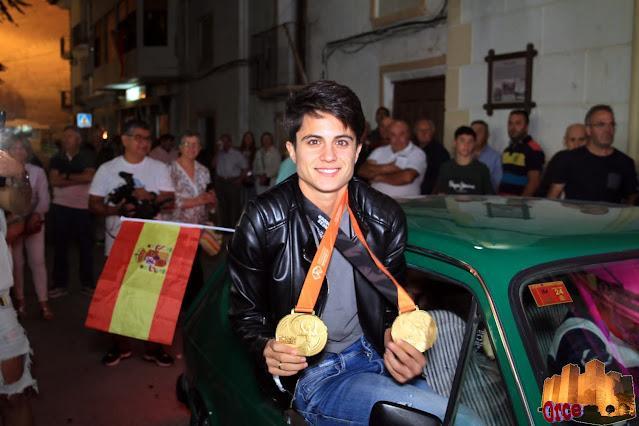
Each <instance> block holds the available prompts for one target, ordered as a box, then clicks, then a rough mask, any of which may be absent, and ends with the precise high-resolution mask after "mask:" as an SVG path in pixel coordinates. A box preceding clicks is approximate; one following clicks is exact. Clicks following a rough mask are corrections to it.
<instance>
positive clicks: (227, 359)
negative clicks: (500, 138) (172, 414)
mask: <svg viewBox="0 0 639 426" xmlns="http://www.w3.org/2000/svg"><path fill="white" fill-rule="evenodd" d="M400 203H401V205H402V207H403V209H404V211H405V213H406V216H407V221H408V230H409V232H408V245H407V249H406V260H407V263H408V268H409V270H408V274H407V282H406V283H404V284H405V287H406V288H407V290H408V291H409V292H410V293H411V294H412V295H413V296H414V299H415V301H416V302H417V303H418V304H419V305H420V307H421V308H422V309H425V310H428V311H429V312H431V314H432V315H433V317H434V318H435V319H436V321H437V324H438V330H439V331H438V338H437V342H436V343H435V345H434V347H433V348H431V349H430V350H429V351H427V352H426V355H427V364H426V367H425V369H424V377H425V378H426V380H427V381H428V383H429V384H430V385H431V386H432V387H433V388H434V389H435V390H436V391H437V392H438V393H441V394H442V395H445V396H447V397H449V406H448V410H447V414H446V419H445V420H444V424H448V423H451V421H452V420H454V417H455V415H456V411H457V408H458V407H459V406H461V405H463V406H466V407H468V408H470V409H471V410H473V411H474V412H475V413H476V414H477V416H478V418H480V419H481V420H482V422H483V423H484V424H487V425H510V424H537V425H539V424H546V423H547V421H548V415H549V414H550V417H551V419H552V417H553V416H554V415H555V414H556V415H557V416H560V415H562V414H561V413H560V412H559V411H557V412H556V413H554V412H553V410H552V407H550V411H551V412H550V413H548V410H546V411H545V412H544V410H542V406H543V405H544V402H545V401H546V400H547V399H549V398H551V397H548V398H545V399H544V398H542V392H544V380H545V379H546V378H548V377H550V376H552V375H553V374H561V372H562V367H563V365H565V364H567V363H568V362H575V363H577V364H579V363H581V364H584V363H585V362H587V361H589V360H591V359H593V358H594V359H599V360H601V361H602V362H604V363H605V365H606V371H610V370H613V371H618V372H619V373H620V374H621V375H632V376H634V383H635V386H636V384H639V377H638V376H639V374H638V373H639V368H638V367H639V363H637V364H632V362H633V361H636V360H638V359H639V323H637V322H634V323H633V322H632V320H633V318H634V319H635V320H636V318H637V317H636V316H634V317H633V311H632V309H630V311H629V312H626V307H628V306H629V307H630V308H633V307H634V308H637V307H639V208H635V207H624V206H619V205H607V204H594V203H580V202H567V201H563V202H562V201H554V200H546V199H527V198H504V197H477V196H433V197H422V198H415V199H407V200H400ZM620 301H621V302H622V303H617V302H620ZM615 303H617V304H615ZM624 304H625V305H627V306H626V307H624ZM228 305H229V280H228V273H227V271H226V267H225V264H224V262H223V261H222V262H220V266H219V268H217V270H216V271H215V273H214V274H212V276H211V277H210V279H209V280H208V282H207V284H206V286H205V288H204V289H203V290H202V291H201V293H200V294H199V295H198V297H197V299H196V300H195V301H194V302H193V304H192V305H191V306H190V307H189V309H188V312H187V313H186V320H185V322H184V354H185V358H186V371H185V372H184V374H183V375H182V376H180V378H179V379H178V394H179V396H180V397H181V399H182V400H183V401H185V402H186V403H187V404H188V406H189V408H190V410H191V413H192V424H193V425H271V424H272V425H283V424H287V422H288V423H289V424H291V423H292V424H296V423H297V422H299V421H300V417H299V416H298V415H297V414H296V413H295V412H294V411H293V410H291V409H289V410H282V409H281V408H278V407H276V406H275V404H274V403H273V401H271V400H270V399H269V398H268V396H266V395H265V394H264V393H263V392H262V391H261V390H260V388H259V386H258V383H257V380H256V377H255V375H254V369H255V366H254V365H252V362H251V361H250V359H249V357H248V355H247V354H246V353H245V351H244V349H243V347H242V346H241V345H240V343H239V340H238V339H236V338H235V336H234V334H233V331H232V330H231V328H230V326H229V319H228ZM634 313H635V314H639V311H636V312H634ZM584 336H585V337H584ZM592 336H595V337H596V338H592ZM633 351H634V352H633ZM618 352H622V355H623V354H625V355H623V356H619V354H618ZM628 354H630V355H628ZM633 355H634V358H633ZM628 359H630V361H628ZM620 370H622V371H620ZM635 393H637V392H635ZM545 395H546V394H545V393H544V396H545ZM550 395H552V392H550ZM353 397H354V398H355V397H356V396H355V395H354V396H353ZM542 399H544V401H542ZM555 399H557V398H556V394H555ZM619 401H621V400H619ZM554 402H555V403H556V402H560V403H561V402H564V403H566V402H572V401H554ZM599 402H601V401H599ZM631 402H632V401H631ZM634 402H635V404H636V399H634ZM588 404H589V403H588V402H584V404H583V405H585V406H586V407H582V408H585V409H586V410H585V411H583V413H586V411H588V410H590V411H592V413H594V414H595V415H598V414H597V407H595V408H593V406H592V405H597V404H596V403H594V402H593V404H592V405H591V406H590V407H587V405H588ZM629 404H630V403H629ZM610 406H612V405H610ZM610 406H608V405H607V406H606V407H604V408H605V409H608V410H610V408H609V407H610ZM612 407H613V412H610V411H608V412H607V413H605V412H604V408H602V407H599V411H598V413H599V414H601V415H602V418H604V417H606V416H608V417H607V419H608V420H611V419H613V418H614V419H617V420H618V419H621V418H622V417H623V416H624V415H625V417H623V418H629V417H631V414H632V411H633V410H634V409H635V405H634V404H630V405H628V404H626V405H623V404H621V403H619V404H618V406H612ZM396 408H397V407H396ZM398 409H400V410H401V409H402V408H401V407H399V408H398ZM614 410H617V411H614ZM406 411H407V417H405V418H412V419H413V420H412V422H413V424H414V423H415V420H414V419H416V418H418V417H410V416H411V415H417V416H419V415H420V414H419V413H414V412H415V411H417V410H411V409H409V408H406ZM592 413H590V412H589V415H591V414H592ZM584 415H585V414H584ZM614 416H620V417H614ZM584 418H585V417H584ZM422 419H423V421H421V420H420V421H419V422H418V423H419V424H439V423H440V422H439V420H437V419H432V418H427V417H423V418H422ZM552 420H553V421H555V420H568V418H565V417H564V418H561V419H560V418H555V419H552ZM427 421H429V422H431V423H427ZM376 422H377V423H376ZM605 422H606V421H603V423H605ZM382 423H383V422H382ZM382 423H380V421H379V419H377V420H376V418H375V416H373V418H372V419H371V424H382ZM409 424H410V422H409Z"/></svg>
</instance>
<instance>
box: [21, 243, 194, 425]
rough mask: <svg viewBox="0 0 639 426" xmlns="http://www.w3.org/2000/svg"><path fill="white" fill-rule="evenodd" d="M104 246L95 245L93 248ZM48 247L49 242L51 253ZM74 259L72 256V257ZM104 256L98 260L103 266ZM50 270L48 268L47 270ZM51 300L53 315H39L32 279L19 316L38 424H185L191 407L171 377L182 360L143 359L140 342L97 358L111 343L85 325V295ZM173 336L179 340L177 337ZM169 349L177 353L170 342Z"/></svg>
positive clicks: (76, 293) (74, 291) (74, 284)
mask: <svg viewBox="0 0 639 426" xmlns="http://www.w3.org/2000/svg"><path fill="white" fill-rule="evenodd" d="M101 250H102V248H101V247H96V254H99V253H101ZM50 254H52V250H51V248H50V247H49V248H48V250H47V255H48V257H49V263H50V257H51V256H50ZM72 259H73V258H72ZM101 261H102V257H101V256H98V260H97V261H96V263H97V264H99V265H98V266H99V269H97V271H99V270H101ZM49 272H50V271H49ZM78 290H79V287H78V284H77V282H72V283H71V294H69V295H68V296H66V297H63V298H60V299H56V300H52V301H51V305H52V308H53V310H54V312H55V314H56V318H55V319H54V320H53V321H50V322H45V321H43V320H41V319H40V316H39V312H38V309H37V302H36V299H35V295H34V292H33V287H32V284H31V283H30V282H27V295H26V299H27V303H28V304H29V306H28V310H29V312H28V318H27V319H26V320H25V321H23V324H24V326H25V328H26V329H27V333H28V335H29V339H30V340H31V344H32V347H33V349H34V352H35V358H34V359H35V365H34V374H35V375H36V378H37V379H38V385H39V388H40V394H39V395H38V396H37V397H36V398H35V399H34V400H33V409H34V414H35V418H36V422H37V423H36V424H37V425H45V426H46V425H52V426H58V425H81V426H85V425H92V426H102V425H104V426H107V425H108V426H119V425H123V426H124V425H132V426H133V425H135V426H139V425H149V426H155V425H157V426H183V425H186V424H188V419H189V413H188V410H186V409H185V408H184V407H183V406H182V405H181V404H180V403H179V402H178V401H177V400H176V398H175V381H176V378H177V376H178V375H179V374H180V372H181V371H182V360H180V359H176V364H175V365H174V366H173V367H170V368H161V367H157V366H156V365H155V364H151V363H149V362H146V361H144V360H143V359H142V358H141V355H142V353H143V345H142V342H139V343H138V342H136V344H135V345H134V351H133V357H132V358H129V359H127V360H124V361H122V362H121V363H120V364H119V365H117V366H115V367H111V368H107V367H104V366H103V365H102V364H101V363H100V359H101V357H102V355H103V354H104V351H105V350H106V349H107V348H108V346H109V339H108V337H107V336H105V335H104V334H102V333H98V332H95V331H92V330H88V329H86V328H84V325H83V324H84V320H85V317H86V312H87V309H88V306H89V302H90V299H89V297H88V296H84V295H81V294H80V293H79V291H78ZM176 342H179V343H180V339H179V337H178V338H176ZM170 353H171V354H176V353H179V345H177V344H176V345H174V347H173V348H172V349H171V351H170Z"/></svg>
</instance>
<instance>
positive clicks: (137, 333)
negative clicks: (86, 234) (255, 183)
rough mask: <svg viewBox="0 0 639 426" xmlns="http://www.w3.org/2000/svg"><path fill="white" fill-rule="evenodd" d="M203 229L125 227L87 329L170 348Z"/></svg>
mask: <svg viewBox="0 0 639 426" xmlns="http://www.w3.org/2000/svg"><path fill="white" fill-rule="evenodd" d="M200 232H201V231H200V229H198V228H190V227H181V226H180V225H172V224H166V223H152V222H137V221H127V220H125V221H123V222H122V226H121V228H120V232H119V233H118V236H117V238H116V239H115V242H114V243H113V247H111V252H110V254H109V257H108V258H107V261H106V264H105V265H104V269H103V270H102V274H101V275H100V278H99V279H98V284H97V286H96V289H95V292H94V294H93V299H92V301H91V306H89V314H88V316H87V320H86V323H85V325H86V326H87V327H89V328H94V329H96V330H101V331H106V332H109V333H114V334H120V335H123V336H129V337H134V338H136V339H142V340H148V341H151V342H157V343H162V344H166V345H170V344H171V342H172V341H173V335H174V334H175V326H176V324H177V318H178V315H179V313H180V306H181V305H182V298H183V297H184V291H185V289H186V284H187V281H188V278H189V275H190V273H191V267H192V265H193V259H194V257H195V253H196V251H197V247H198V241H199V238H200Z"/></svg>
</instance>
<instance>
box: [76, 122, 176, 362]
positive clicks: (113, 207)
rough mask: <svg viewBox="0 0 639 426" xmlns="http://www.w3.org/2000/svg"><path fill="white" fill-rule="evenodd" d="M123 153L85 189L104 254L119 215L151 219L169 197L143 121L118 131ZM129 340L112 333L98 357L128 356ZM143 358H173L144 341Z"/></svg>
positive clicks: (110, 359) (166, 176)
mask: <svg viewBox="0 0 639 426" xmlns="http://www.w3.org/2000/svg"><path fill="white" fill-rule="evenodd" d="M122 145H123V146H124V154H123V155H121V156H118V157H116V158H114V159H113V160H111V161H108V162H106V163H104V164H102V165H101V166H100V167H99V168H98V171H97V172H96V174H95V177H94V178H93V181H92V182H91V187H90V189H89V210H90V211H91V212H93V213H94V214H96V215H100V216H106V221H105V222H106V226H105V239H104V251H105V255H106V256H108V255H109V252H110V250H111V246H112V245H113V241H114V239H115V237H116V235H117V234H118V231H119V230H120V216H129V217H141V218H146V219H152V218H153V217H155V216H156V215H157V213H158V212H159V210H160V207H161V206H167V207H168V203H170V201H171V200H172V199H173V193H174V188H173V183H172V181H171V178H170V176H169V170H168V168H167V166H166V165H165V164H164V163H162V162H160V161H157V160H154V159H152V158H149V157H147V154H148V153H149V151H150V149H151V130H150V128H149V125H148V124H147V123H145V122H143V121H138V120H132V121H129V122H127V123H125V125H124V129H123V132H122ZM130 340H131V339H128V338H125V337H120V336H114V345H113V348H112V349H111V350H109V352H107V354H106V355H105V356H104V357H103V358H102V363H103V364H104V365H106V366H108V367H111V366H114V365H116V364H118V363H119V362H120V360H121V359H125V358H129V357H130V356H131V349H130V347H131V345H130ZM144 359H145V360H147V361H152V362H155V363H156V364H158V365H159V366H162V367H168V366H171V365H172V364H173V358H172V357H171V356H170V355H168V354H167V353H166V352H165V351H164V349H163V348H162V346H160V345H158V344H151V343H146V352H145V355H144Z"/></svg>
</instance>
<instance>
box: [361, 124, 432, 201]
mask: <svg viewBox="0 0 639 426" xmlns="http://www.w3.org/2000/svg"><path fill="white" fill-rule="evenodd" d="M389 136H390V144H388V145H386V146H381V147H379V148H377V149H376V150H375V151H373V152H372V153H371V155H370V156H369V157H368V159H367V160H366V162H365V163H364V164H362V167H360V169H359V175H360V176H361V177H363V178H365V179H368V180H369V182H370V183H371V186H372V187H373V188H375V189H377V190H378V191H380V192H383V193H384V194H386V195H389V196H391V197H394V198H397V197H408V196H413V195H419V194H420V186H421V184H422V180H424V174H425V173H426V154H424V151H423V150H422V149H420V148H419V147H418V146H416V145H415V144H413V143H412V142H411V141H410V128H409V127H408V124H407V123H406V122H405V121H401V120H396V121H394V122H393V123H392V124H391V125H390V128H389Z"/></svg>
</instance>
